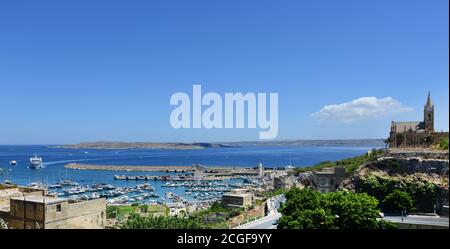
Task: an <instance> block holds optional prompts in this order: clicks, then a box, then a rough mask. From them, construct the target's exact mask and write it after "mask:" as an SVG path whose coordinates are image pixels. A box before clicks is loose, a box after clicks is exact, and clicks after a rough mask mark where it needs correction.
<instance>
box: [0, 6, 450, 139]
mask: <svg viewBox="0 0 450 249" xmlns="http://www.w3.org/2000/svg"><path fill="white" fill-rule="evenodd" d="M448 7H449V6H448V1H447V0H434V1H427V0H422V1H413V0H405V1H402V0H395V1H382V0H377V1H349V0H343V1H332V0H330V1H320V0H319V1H263V0H257V1H231V0H230V1H210V0H209V1H199V0H195V1H167V0H166V1H110V0H108V1H82V0H79V1H45V0H43V1H2V2H1V3H0V38H1V39H0V127H1V128H0V144H61V143H76V142H81V141H96V140H123V141H188V142H190V141H236V140H257V139H258V131H259V130H258V129H212V130H206V129H180V130H174V129H173V128H172V127H171V126H170V123H169V116H170V112H171V111H172V110H173V106H170V105H169V100H170V96H171V95H172V94H173V93H174V92H179V91H182V92H188V93H189V92H190V91H192V85H193V84H201V85H202V87H203V90H204V91H205V92H218V93H224V92H244V93H245V92H278V93H279V132H278V139H337V138H384V137H387V136H388V129H389V125H390V121H391V120H392V119H394V120H421V119H422V109H423V105H424V104H425V101H426V95H427V92H428V90H430V91H431V95H432V99H433V102H434V104H435V112H436V113H435V116H436V118H435V123H436V124H435V126H436V129H438V130H441V129H443V130H448V127H449V124H448V120H449V109H448V103H449V95H448V91H449V83H448V82H449V74H448V67H449V65H448V64H449V58H448V55H449V51H448V47H449V38H448V37H449V34H448V30H449V27H448V21H449V20H448V18H449V14H448ZM364 97H375V99H372V102H370V101H369V102H370V103H369V105H367V104H365V103H362V106H365V107H367V108H369V109H370V110H366V111H367V113H365V114H364V115H362V116H359V117H356V118H355V119H353V118H350V117H352V115H353V116H354V113H351V112H354V111H355V110H359V109H355V108H353V109H352V108H348V107H352V106H353V107H355V106H356V107H358V105H360V104H361V100H363V101H362V102H364V101H367V100H370V98H364ZM389 97H390V98H389ZM360 98H362V99H360ZM386 98H388V99H386ZM358 99H359V100H360V101H359V102H358V101H357V100H358ZM352 101H356V102H352ZM345 103H350V104H345ZM351 103H353V104H351ZM324 106H332V108H331V109H332V110H335V109H333V108H337V109H339V110H338V111H339V113H342V115H344V116H345V117H349V119H348V120H347V121H345V120H344V121H343V120H339V117H336V115H322V114H323V111H324V109H322V108H324ZM373 109H375V110H373ZM321 110H322V111H321ZM349 112H350V113H349ZM318 113H322V114H318ZM349 120H350V121H349Z"/></svg>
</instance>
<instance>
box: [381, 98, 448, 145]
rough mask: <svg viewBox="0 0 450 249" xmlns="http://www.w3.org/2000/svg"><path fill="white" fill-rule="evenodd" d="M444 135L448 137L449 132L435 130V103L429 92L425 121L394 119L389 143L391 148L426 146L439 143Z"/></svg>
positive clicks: (424, 113) (424, 111)
mask: <svg viewBox="0 0 450 249" xmlns="http://www.w3.org/2000/svg"><path fill="white" fill-rule="evenodd" d="M443 137H448V132H436V131H435V130H434V105H433V103H432V102H431V96H430V93H429V92H428V98H427V102H426V104H425V106H424V109H423V121H415V122H394V121H392V123H391V131H390V133H389V138H388V143H389V147H390V148H410V147H413V148H414V147H416V148H417V147H418V148H426V147H430V146H432V145H434V144H437V143H439V141H440V139H441V138H443Z"/></svg>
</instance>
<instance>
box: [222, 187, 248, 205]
mask: <svg viewBox="0 0 450 249" xmlns="http://www.w3.org/2000/svg"><path fill="white" fill-rule="evenodd" d="M222 204H223V205H224V206H226V207H249V206H251V205H252V204H253V194H252V193H250V192H248V191H247V190H246V189H233V190H231V191H230V192H228V193H225V194H224V195H223V197H222Z"/></svg>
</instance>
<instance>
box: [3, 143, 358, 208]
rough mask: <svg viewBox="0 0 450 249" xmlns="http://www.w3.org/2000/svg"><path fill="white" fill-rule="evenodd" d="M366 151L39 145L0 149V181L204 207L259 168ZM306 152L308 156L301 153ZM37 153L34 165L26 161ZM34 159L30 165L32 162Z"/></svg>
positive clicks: (250, 181) (252, 182) (62, 192)
mask: <svg viewBox="0 0 450 249" xmlns="http://www.w3.org/2000/svg"><path fill="white" fill-rule="evenodd" d="M366 149H367V148H364V147H362V148H357V149H355V147H351V148H346V147H340V148H330V147H327V148H319V147H317V148H302V149H300V150H299V149H298V148H283V147H280V148H270V150H266V149H265V148H264V147H261V148H259V147H258V148H255V147H240V148H212V149H208V150H159V149H148V150H146V149H128V150H94V149H86V150H85V149H65V148H54V147H44V146H3V147H0V168H2V170H1V173H0V182H2V183H11V184H17V185H21V186H30V187H33V188H48V190H49V193H50V194H53V195H57V196H58V197H62V198H67V199H70V200H90V199H96V198H106V199H107V201H108V203H109V204H110V205H122V204H125V205H131V204H133V203H142V204H152V203H154V204H161V205H176V203H190V204H193V203H195V205H198V206H208V205H209V204H208V203H211V202H214V201H216V200H220V199H221V196H222V195H223V193H225V192H227V191H230V190H231V189H239V188H259V186H260V185H259V184H260V182H258V179H257V174H258V170H257V166H258V164H259V162H267V164H265V165H264V166H265V167H264V168H265V171H266V172H268V173H270V172H275V171H278V170H280V171H282V170H283V167H284V166H286V165H289V164H297V165H308V164H313V163H316V162H319V161H321V160H323V159H324V158H327V159H328V158H330V159H333V158H336V159H338V158H344V157H348V156H351V155H355V154H358V153H361V152H362V151H365V150H366ZM305 153H307V154H308V155H313V156H312V157H311V156H308V157H306V156H304V154H305ZM35 155H37V157H38V158H40V160H37V161H36V165H39V167H37V169H32V168H30V167H29V166H30V163H31V162H30V158H34V156H35ZM33 162H35V161H34V160H33Z"/></svg>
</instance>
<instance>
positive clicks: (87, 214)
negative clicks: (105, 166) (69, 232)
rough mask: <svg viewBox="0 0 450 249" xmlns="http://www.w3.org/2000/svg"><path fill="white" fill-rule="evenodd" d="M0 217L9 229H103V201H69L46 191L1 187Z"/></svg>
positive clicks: (104, 205)
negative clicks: (50, 194)
mask: <svg viewBox="0 0 450 249" xmlns="http://www.w3.org/2000/svg"><path fill="white" fill-rule="evenodd" d="M0 204H1V206H0V218H1V219H2V220H3V221H4V222H5V223H6V224H7V226H8V228H12V229H64V228H67V229H103V228H105V223H106V200H105V199H103V198H102V199H95V200H90V201H69V200H67V199H63V198H58V197H55V196H49V195H47V191H46V190H45V189H38V190H36V189H30V188H24V187H16V186H9V187H5V186H4V185H1V187H0Z"/></svg>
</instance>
